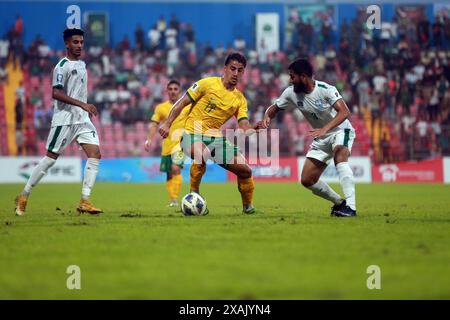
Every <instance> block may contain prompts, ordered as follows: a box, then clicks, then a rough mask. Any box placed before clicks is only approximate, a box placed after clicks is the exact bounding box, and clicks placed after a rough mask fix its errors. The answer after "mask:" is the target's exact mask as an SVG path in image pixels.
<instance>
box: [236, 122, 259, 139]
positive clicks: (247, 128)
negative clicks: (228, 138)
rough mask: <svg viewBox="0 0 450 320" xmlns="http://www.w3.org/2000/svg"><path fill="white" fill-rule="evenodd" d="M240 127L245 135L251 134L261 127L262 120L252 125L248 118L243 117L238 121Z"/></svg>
mask: <svg viewBox="0 0 450 320" xmlns="http://www.w3.org/2000/svg"><path fill="white" fill-rule="evenodd" d="M238 125H239V129H240V130H242V131H243V132H244V134H245V135H247V136H249V135H252V134H253V133H255V131H258V130H259V129H261V122H258V123H257V124H255V125H251V124H250V121H248V119H241V120H239V122H238Z"/></svg>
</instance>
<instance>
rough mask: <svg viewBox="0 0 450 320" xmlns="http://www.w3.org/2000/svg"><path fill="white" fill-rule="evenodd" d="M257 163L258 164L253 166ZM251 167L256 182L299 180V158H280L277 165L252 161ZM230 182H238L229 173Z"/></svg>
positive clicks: (259, 160) (262, 161)
mask: <svg viewBox="0 0 450 320" xmlns="http://www.w3.org/2000/svg"><path fill="white" fill-rule="evenodd" d="M255 162H256V164H253V163H255ZM250 167H251V168H252V173H253V178H254V180H255V181H297V180H298V166H297V158H280V159H278V161H276V162H275V163H274V162H270V161H264V160H261V159H258V160H257V161H250ZM228 180H229V181H236V176H235V175H234V174H233V173H231V172H228Z"/></svg>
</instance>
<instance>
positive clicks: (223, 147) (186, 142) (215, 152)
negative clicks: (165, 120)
mask: <svg viewBox="0 0 450 320" xmlns="http://www.w3.org/2000/svg"><path fill="white" fill-rule="evenodd" d="M198 141H200V142H202V143H203V144H204V145H205V146H206V147H207V148H208V149H209V152H210V153H211V158H212V160H213V161H214V162H215V163H217V164H218V165H220V166H226V165H227V164H228V163H231V162H232V160H233V159H234V157H235V156H237V155H238V154H239V148H238V147H237V146H235V145H234V144H232V143H231V142H229V141H228V140H227V139H225V138H224V137H211V136H204V135H201V134H194V133H186V132H185V133H184V134H183V138H182V140H181V147H182V148H183V150H184V152H185V153H186V154H190V150H191V145H192V144H193V143H194V142H198Z"/></svg>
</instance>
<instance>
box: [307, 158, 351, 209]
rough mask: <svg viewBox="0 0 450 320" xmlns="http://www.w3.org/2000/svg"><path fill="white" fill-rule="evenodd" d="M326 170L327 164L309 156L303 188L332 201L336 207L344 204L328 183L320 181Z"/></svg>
mask: <svg viewBox="0 0 450 320" xmlns="http://www.w3.org/2000/svg"><path fill="white" fill-rule="evenodd" d="M308 154H309V152H308ZM310 156H311V154H310ZM326 168H327V164H326V163H325V162H322V161H320V160H318V159H315V158H312V157H308V155H307V158H306V160H305V164H304V165H303V170H302V175H301V183H302V185H303V186H305V187H306V188H308V189H309V190H311V191H312V193H313V194H315V195H316V196H319V197H321V198H323V199H326V200H328V201H331V202H332V203H333V204H334V205H335V206H337V205H340V204H341V203H342V202H343V199H342V198H341V196H340V195H339V194H337V193H336V192H335V191H334V190H333V189H332V188H331V187H330V186H329V185H328V183H326V182H325V181H322V180H320V176H321V175H322V173H323V172H324V171H325V169H326Z"/></svg>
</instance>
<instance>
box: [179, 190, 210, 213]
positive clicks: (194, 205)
mask: <svg viewBox="0 0 450 320" xmlns="http://www.w3.org/2000/svg"><path fill="white" fill-rule="evenodd" d="M181 211H182V212H183V214H184V215H185V216H203V215H206V214H208V210H207V208H206V200H205V199H203V197H202V196H201V195H199V194H198V193H195V192H191V193H188V194H187V195H185V196H184V197H183V200H181Z"/></svg>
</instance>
